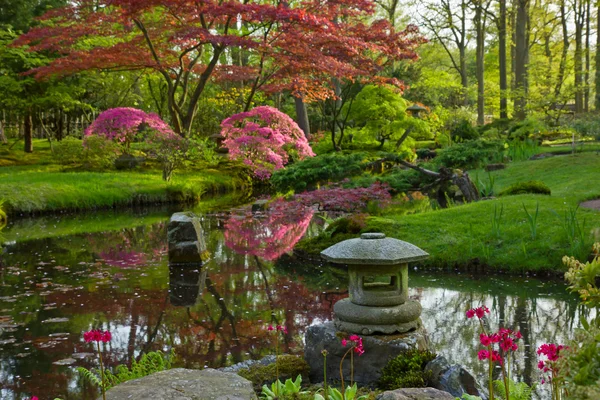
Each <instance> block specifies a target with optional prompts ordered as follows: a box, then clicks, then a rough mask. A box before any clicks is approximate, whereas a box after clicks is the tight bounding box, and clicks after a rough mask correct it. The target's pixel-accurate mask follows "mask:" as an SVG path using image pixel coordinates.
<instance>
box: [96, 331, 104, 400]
mask: <svg viewBox="0 0 600 400" xmlns="http://www.w3.org/2000/svg"><path fill="white" fill-rule="evenodd" d="M96 344H97V345H98V358H99V360H100V377H101V378H102V385H101V386H100V389H102V400H106V391H105V390H104V387H105V385H104V365H103V364H102V352H101V351H100V342H96Z"/></svg>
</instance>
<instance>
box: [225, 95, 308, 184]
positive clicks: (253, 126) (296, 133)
mask: <svg viewBox="0 0 600 400" xmlns="http://www.w3.org/2000/svg"><path fill="white" fill-rule="evenodd" d="M221 128H222V129H221V136H223V137H224V138H225V139H224V140H223V145H224V146H225V147H227V149H229V155H230V157H231V158H232V159H234V160H241V161H242V162H243V163H244V164H246V165H248V166H249V167H250V169H251V170H252V172H253V173H254V175H255V176H256V177H257V178H258V179H260V180H265V179H268V178H270V177H271V174H272V173H273V171H275V170H278V169H281V168H283V167H284V166H285V165H286V164H288V163H289V162H290V161H291V160H293V159H298V160H302V159H304V158H306V157H313V156H314V155H315V153H313V151H312V149H311V147H310V145H309V144H308V141H307V140H306V137H305V136H304V133H303V132H302V130H301V129H300V127H299V126H298V124H296V123H295V122H294V120H292V119H291V118H290V117H289V116H287V115H286V114H284V113H282V112H281V111H279V110H277V109H276V108H273V107H269V106H261V107H256V108H254V109H252V110H250V111H247V112H243V113H239V114H235V115H232V116H231V117H229V118H227V119H225V120H223V122H222V123H221Z"/></svg>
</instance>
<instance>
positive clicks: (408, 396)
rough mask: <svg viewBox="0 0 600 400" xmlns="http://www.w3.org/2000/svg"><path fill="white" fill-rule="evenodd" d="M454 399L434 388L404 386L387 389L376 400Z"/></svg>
mask: <svg viewBox="0 0 600 400" xmlns="http://www.w3.org/2000/svg"><path fill="white" fill-rule="evenodd" d="M436 399H438V400H454V399H455V397H454V396H452V395H451V394H450V393H447V392H444V391H441V390H438V389H434V388H429V387H427V388H404V389H397V390H388V391H387V392H383V393H382V394H380V395H379V396H378V397H377V400H436Z"/></svg>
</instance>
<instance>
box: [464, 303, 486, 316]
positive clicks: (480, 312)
mask: <svg viewBox="0 0 600 400" xmlns="http://www.w3.org/2000/svg"><path fill="white" fill-rule="evenodd" d="M489 313H490V309H489V308H487V307H486V306H480V307H477V308H471V309H470V310H467V313H466V314H467V318H469V319H471V318H473V317H474V316H477V318H479V319H482V318H483V317H484V316H485V314H489Z"/></svg>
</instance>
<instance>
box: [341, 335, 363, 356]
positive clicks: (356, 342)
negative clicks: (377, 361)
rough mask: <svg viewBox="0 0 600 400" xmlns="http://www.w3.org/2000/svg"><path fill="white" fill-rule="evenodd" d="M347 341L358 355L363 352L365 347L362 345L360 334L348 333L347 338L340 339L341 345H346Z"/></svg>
mask: <svg viewBox="0 0 600 400" xmlns="http://www.w3.org/2000/svg"><path fill="white" fill-rule="evenodd" d="M348 342H350V344H351V345H352V346H353V347H352V349H353V350H354V352H355V353H357V354H358V355H359V356H362V355H363V354H364V352H365V349H364V347H363V341H362V338H361V337H360V336H358V335H350V336H349V337H348V339H346V338H344V339H342V346H344V347H346V346H347V345H348Z"/></svg>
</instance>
